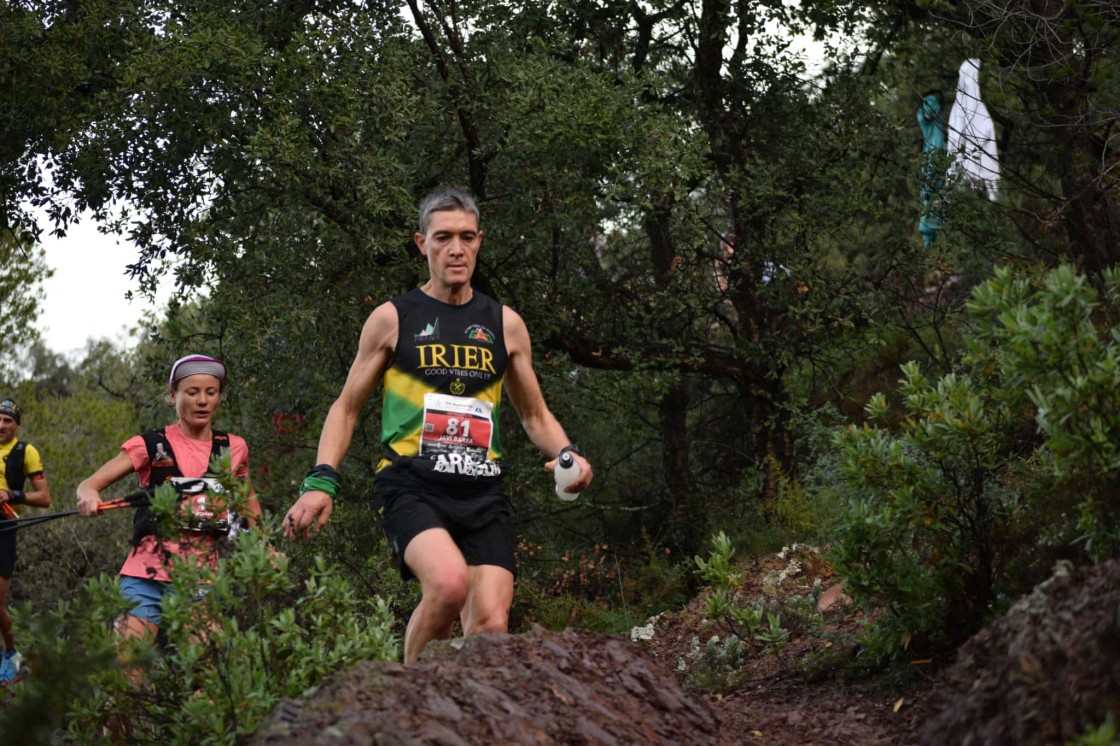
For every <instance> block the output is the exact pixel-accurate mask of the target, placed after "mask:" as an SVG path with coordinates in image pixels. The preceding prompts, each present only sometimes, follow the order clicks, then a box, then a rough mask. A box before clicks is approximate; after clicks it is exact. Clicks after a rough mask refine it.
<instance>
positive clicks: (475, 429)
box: [420, 394, 494, 462]
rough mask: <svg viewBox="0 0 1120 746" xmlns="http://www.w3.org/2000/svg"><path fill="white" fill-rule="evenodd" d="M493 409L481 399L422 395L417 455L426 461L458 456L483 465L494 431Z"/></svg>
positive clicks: (445, 395)
mask: <svg viewBox="0 0 1120 746" xmlns="http://www.w3.org/2000/svg"><path fill="white" fill-rule="evenodd" d="M492 410H493V405H492V404H490V403H489V402H485V401H482V400H480V399H472V398H470V397H467V396H449V395H447V394H424V426H423V428H422V429H421V431H420V455H421V456H423V457H425V458H429V459H431V458H437V457H440V456H451V455H457V456H460V457H462V458H464V459H469V460H470V461H472V462H484V461H486V458H487V456H488V455H489V453H490V437H491V435H492V433H493V431H494V423H493V420H492V419H491V413H492Z"/></svg>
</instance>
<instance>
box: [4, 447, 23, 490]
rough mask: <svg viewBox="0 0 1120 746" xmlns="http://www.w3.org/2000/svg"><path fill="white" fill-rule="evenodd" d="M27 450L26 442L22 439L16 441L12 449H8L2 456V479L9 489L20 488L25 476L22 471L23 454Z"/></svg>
mask: <svg viewBox="0 0 1120 746" xmlns="http://www.w3.org/2000/svg"><path fill="white" fill-rule="evenodd" d="M26 451H27V444H26V443H24V442H23V441H22V440H21V441H17V442H16V444H15V445H14V446H12V450H10V451H8V455H7V456H5V457H4V481H6V482H7V483H8V489H10V490H22V489H23V482H24V479H25V478H26V476H27V475H26V473H25V472H24V468H23V466H24V464H23V459H24V454H25V453H26Z"/></svg>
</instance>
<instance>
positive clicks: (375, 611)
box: [0, 530, 397, 744]
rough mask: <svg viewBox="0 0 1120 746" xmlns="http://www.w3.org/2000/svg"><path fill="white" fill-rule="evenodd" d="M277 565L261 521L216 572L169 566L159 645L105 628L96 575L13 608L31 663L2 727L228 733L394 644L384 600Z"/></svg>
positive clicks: (167, 738) (144, 737) (213, 738)
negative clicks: (77, 589) (61, 595)
mask: <svg viewBox="0 0 1120 746" xmlns="http://www.w3.org/2000/svg"><path fill="white" fill-rule="evenodd" d="M288 570H289V566H288V561H287V558H286V557H284V556H283V555H281V554H278V553H277V552H276V551H275V550H274V549H273V548H272V547H271V546H270V544H269V541H268V532H266V531H263V530H261V531H252V532H249V533H247V534H242V535H241V536H239V537H237V538H236V540H235V542H234V546H231V547H230V548H229V551H228V553H227V555H226V556H224V557H223V558H222V559H221V560H220V561H219V566H218V569H217V570H216V571H213V570H209V569H195V568H192V567H190V566H189V565H186V564H180V565H178V566H177V567H176V570H175V573H174V579H175V580H174V586H175V593H174V594H169V595H168V597H167V599H166V601H165V603H164V607H163V624H162V628H161V637H164V636H165V637H166V640H165V641H163V643H162V645H160V646H159V647H158V648H156V647H153V645H152V644H151V643H150V642H148V641H145V640H139V639H134V640H128V641H122V640H120V639H119V638H118V637H117V636H116V635H115V633H114V632H113V631H112V628H111V626H110V621H111V620H112V619H113V618H115V617H116V616H118V615H119V614H120V613H121V612H123V611H124V609H125V603H124V601H123V600H122V599H121V597H120V595H119V593H118V592H117V590H116V587H115V584H114V583H113V582H112V581H111V580H110V579H108V578H105V577H102V578H100V579H98V580H96V581H93V582H91V583H89V584H88V585H87V586H86V588H85V589H83V591H82V593H81V594H80V595H79V596H78V597H77V598H75V599H73V600H68V599H66V600H62V601H60V602H59V603H58V605H57V607H56V608H55V610H53V611H51V612H49V613H45V614H38V615H32V614H31V613H30V610H29V609H26V608H25V609H22V610H21V611H20V614H19V618H20V624H21V626H22V627H23V628H24V629H26V630H27V633H25V635H24V637H23V639H24V645H25V649H26V650H27V651H28V658H29V660H30V661H31V663H30V665H31V667H32V672H33V674H32V676H31V677H30V678H28V679H27V680H26V681H25V683H24V685H22V686H21V687H18V688H17V694H16V697H15V699H14V701H13V702H12V703H10V705H9V706H8V707H7V708H6V709H5V710H4V712H3V718H2V720H0V729H3V731H4V733H5V735H6V736H7V735H8V734H12V735H13V736H14V737H15V740H16V741H20V740H23V741H24V742H42V741H45V740H48V734H49V733H50V732H52V731H57V730H59V729H61V730H63V731H65V734H66V735H65V736H64V738H65V739H66V740H69V741H73V742H77V743H96V742H99V741H100V740H102V739H103V737H104V734H105V732H106V729H107V728H108V729H112V728H119V727H121V726H120V725H119V724H121V723H127V724H128V727H129V729H130V738H131V739H132V740H133V742H138V743H161V744H176V743H178V744H200V743H235V742H237V741H238V739H240V738H243V737H244V736H245V735H247V734H250V733H252V732H253V731H254V730H255V729H256V727H257V726H258V725H259V723H260V721H261V720H262V718H264V716H265V715H266V714H268V712H269V711H271V709H272V708H273V707H274V706H275V705H276V703H277V702H279V701H280V699H281V698H284V697H294V696H298V695H299V694H300V693H302V692H303V691H304V690H305V689H307V688H308V687H310V686H313V685H316V684H318V683H319V682H320V681H321V680H322V679H323V678H324V677H325V676H326V675H328V674H330V673H331V672H333V671H336V670H338V669H340V668H342V667H344V666H347V665H350V664H352V663H355V662H357V661H360V660H378V659H380V660H388V659H393V658H395V657H396V656H397V645H396V640H395V638H394V636H393V635H392V633H391V628H392V616H391V614H390V612H389V608H388V605H387V604H386V602H385V601H383V600H381V599H374V600H373V601H365V600H361V599H359V598H357V597H356V594H355V593H354V592H353V589H352V587H351V586H350V585H349V584H348V583H346V582H345V581H343V580H341V579H340V578H339V577H338V576H337V575H335V574H332V573H331V572H330V571H329V570H328V568H327V566H326V564H325V563H324V562H322V561H320V562H319V563H318V564H317V566H316V567H315V569H314V571H313V572H312V573H311V574H310V576H309V577H307V578H306V579H305V580H304V581H303V582H302V584H300V583H297V581H296V580H294V579H293V578H292V577H291V575H290V574H289V572H288ZM203 589H206V590H207V591H208V592H206V593H205V594H200V593H198V592H199V591H200V590H203ZM199 596H201V598H199Z"/></svg>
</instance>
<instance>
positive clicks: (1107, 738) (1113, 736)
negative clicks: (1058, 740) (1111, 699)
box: [1066, 712, 1120, 746]
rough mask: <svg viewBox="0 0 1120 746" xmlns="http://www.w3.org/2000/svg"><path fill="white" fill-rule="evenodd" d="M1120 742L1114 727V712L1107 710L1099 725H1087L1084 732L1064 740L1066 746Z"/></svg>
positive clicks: (1105, 745)
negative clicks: (1072, 738)
mask: <svg viewBox="0 0 1120 746" xmlns="http://www.w3.org/2000/svg"><path fill="white" fill-rule="evenodd" d="M1117 744H1120V733H1118V731H1117V729H1116V714H1115V713H1113V712H1109V713H1108V715H1107V716H1106V717H1105V719H1104V722H1103V723H1101V724H1100V725H1088V726H1086V727H1085V734H1084V735H1082V736H1080V737H1078V738H1076V739H1074V740H1072V741H1066V746H1117Z"/></svg>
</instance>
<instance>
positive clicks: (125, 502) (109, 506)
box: [0, 490, 151, 535]
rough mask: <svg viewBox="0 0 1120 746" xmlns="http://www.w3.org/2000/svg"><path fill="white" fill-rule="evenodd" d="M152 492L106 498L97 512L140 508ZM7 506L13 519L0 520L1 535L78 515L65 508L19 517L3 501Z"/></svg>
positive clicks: (6, 512) (144, 491) (6, 511)
mask: <svg viewBox="0 0 1120 746" xmlns="http://www.w3.org/2000/svg"><path fill="white" fill-rule="evenodd" d="M150 495H151V493H150V492H149V491H148V490H142V491H140V492H134V493H132V494H131V495H125V496H124V497H118V498H117V499H116V500H106V501H105V502H103V503H101V504H100V505H98V506H97V512H98V513H99V514H100V513H104V512H106V511H109V510H117V509H119V508H138V507H140V506H141V505H146V504H147V502H148V498H149V496H150ZM2 504H3V506H4V507H5V508H6V510H5V511H4V513H5V514H6V515H8V516H10V517H11V520H8V521H4V522H0V535H2V534H5V533H8V532H10V531H18V530H19V529H21V528H28V527H30V526H37V525H39V524H40V523H46V522H47V521H53V520H55V519H56V518H66V517H68V516H72V515H78V511H77V510H64V511H62V512H61V513H46V514H44V515H33V516H28V517H27V518H19V517H18V516H16V512H15V511H14V510H12V508H11V506H10V505H8V503H6V502H5V503H2Z"/></svg>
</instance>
